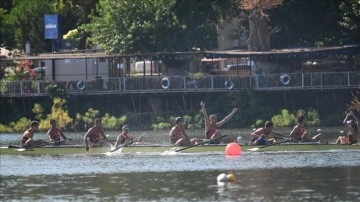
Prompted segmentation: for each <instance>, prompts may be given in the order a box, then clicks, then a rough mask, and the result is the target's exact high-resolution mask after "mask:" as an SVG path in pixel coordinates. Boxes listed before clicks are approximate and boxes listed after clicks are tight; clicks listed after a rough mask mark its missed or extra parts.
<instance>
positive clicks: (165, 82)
mask: <svg viewBox="0 0 360 202" xmlns="http://www.w3.org/2000/svg"><path fill="white" fill-rule="evenodd" d="M161 87H162V88H163V89H168V88H169V87H170V80H169V78H167V77H165V78H163V79H161Z"/></svg>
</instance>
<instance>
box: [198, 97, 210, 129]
mask: <svg viewBox="0 0 360 202" xmlns="http://www.w3.org/2000/svg"><path fill="white" fill-rule="evenodd" d="M200 106H201V111H202V113H203V115H204V122H205V127H206V126H208V125H209V124H210V122H209V116H208V114H207V112H206V109H205V102H204V101H201V102H200Z"/></svg>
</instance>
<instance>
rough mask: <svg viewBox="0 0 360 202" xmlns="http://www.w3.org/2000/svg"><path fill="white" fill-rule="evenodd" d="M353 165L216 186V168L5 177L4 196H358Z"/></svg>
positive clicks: (248, 176)
mask: <svg viewBox="0 0 360 202" xmlns="http://www.w3.org/2000/svg"><path fill="white" fill-rule="evenodd" d="M359 169H360V166H355V167H330V168H324V167H320V168H291V169H283V168H279V169H254V170H237V171H235V172H234V174H235V175H236V176H237V179H238V180H237V181H236V182H234V183H231V184H227V185H226V186H219V185H217V182H216V176H217V175H218V174H219V171H192V172H187V171H178V172H143V173H114V174H88V175H38V176H30V177H25V176H21V177H17V176H7V177H6V180H5V179H4V178H3V177H2V179H1V197H2V200H5V201H6V200H37V201H38V200H43V201H46V200H76V201H78V200H79V201H88V200H95V201H100V200H107V201H121V200H125V201H358V200H359V199H360V191H359V188H358V186H359V181H360V177H359V175H358V170H359Z"/></svg>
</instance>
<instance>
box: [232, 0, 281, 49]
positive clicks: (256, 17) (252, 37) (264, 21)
mask: <svg viewBox="0 0 360 202" xmlns="http://www.w3.org/2000/svg"><path fill="white" fill-rule="evenodd" d="M282 2H283V0H239V5H240V7H241V8H242V9H244V10H246V11H249V17H248V18H249V38H248V49H249V50H251V51H269V50H270V49H271V47H270V37H271V35H272V34H274V33H275V32H277V29H273V28H271V27H270V26H269V21H270V18H269V16H268V14H266V13H265V11H266V10H270V9H273V8H275V7H277V6H279V5H281V4H282Z"/></svg>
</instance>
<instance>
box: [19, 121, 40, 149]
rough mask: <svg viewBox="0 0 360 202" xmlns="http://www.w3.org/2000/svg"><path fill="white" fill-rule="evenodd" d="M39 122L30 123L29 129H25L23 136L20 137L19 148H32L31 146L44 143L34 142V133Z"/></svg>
mask: <svg viewBox="0 0 360 202" xmlns="http://www.w3.org/2000/svg"><path fill="white" fill-rule="evenodd" d="M38 127H39V122H37V121H32V122H31V123H30V128H29V129H27V130H26V131H25V132H24V133H23V135H22V136H21V140H20V141H21V146H22V147H33V146H39V145H42V144H44V143H45V141H44V140H42V139H38V140H34V139H33V137H34V133H35V132H36V131H37V130H38Z"/></svg>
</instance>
